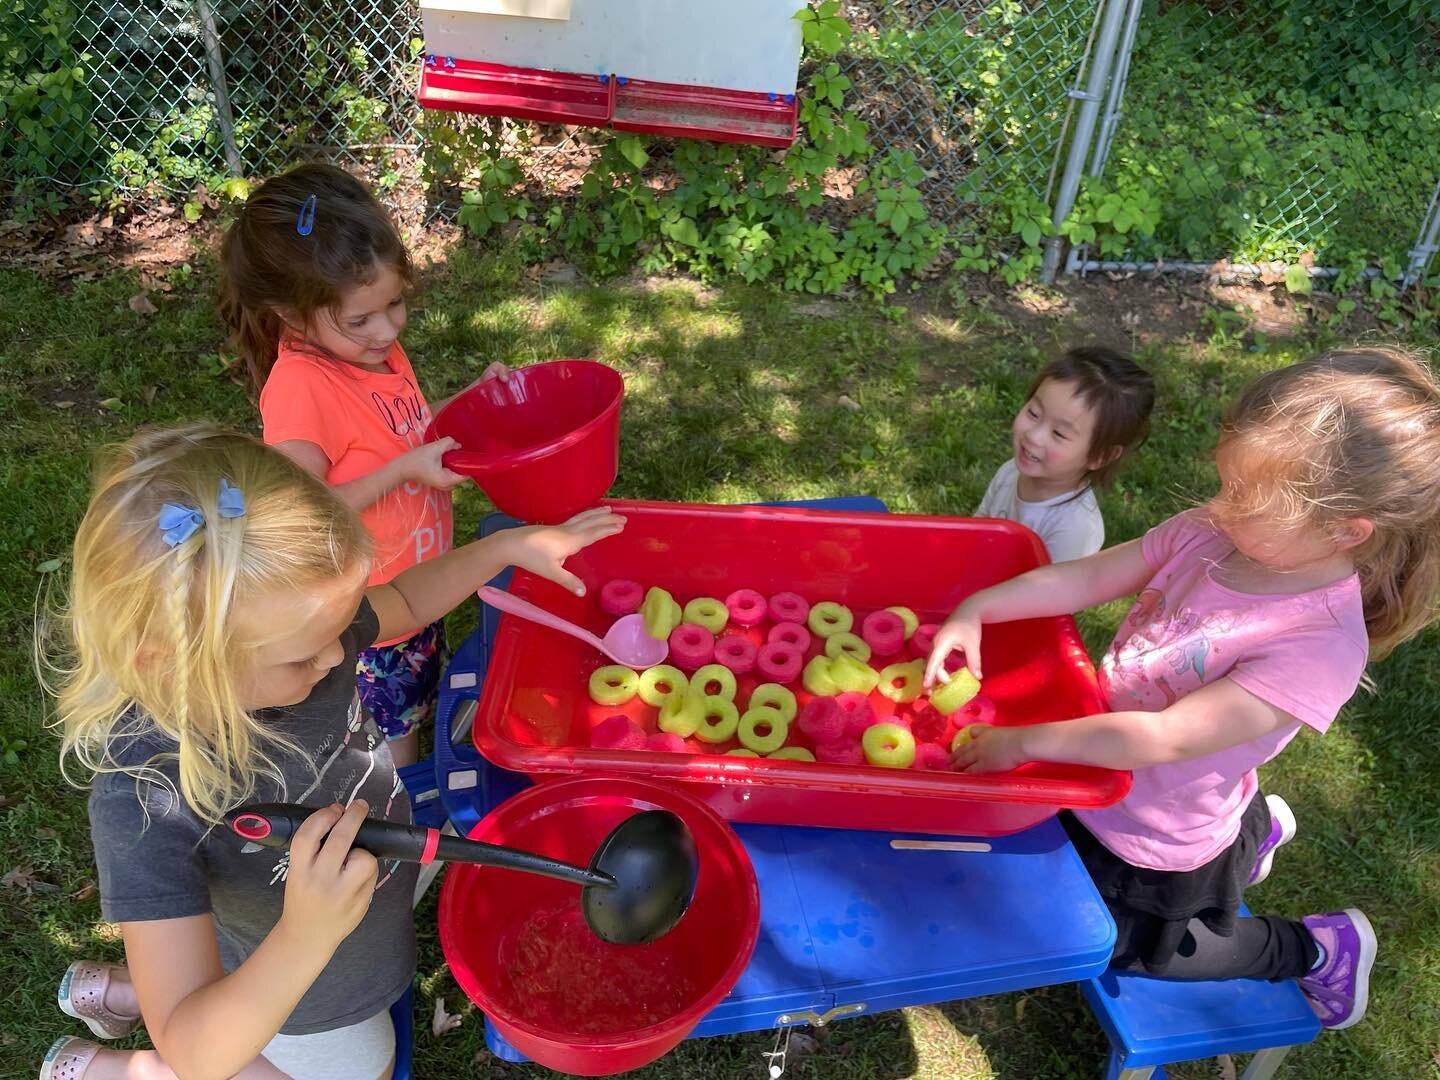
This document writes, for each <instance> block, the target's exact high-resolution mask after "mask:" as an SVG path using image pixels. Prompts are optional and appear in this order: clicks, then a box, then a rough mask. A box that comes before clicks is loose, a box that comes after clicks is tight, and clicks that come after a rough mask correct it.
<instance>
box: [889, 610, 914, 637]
mask: <svg viewBox="0 0 1440 1080" xmlns="http://www.w3.org/2000/svg"><path fill="white" fill-rule="evenodd" d="M885 610H886V611H888V612H890V613H891V614H892V615H899V616H900V621H901V622H902V623H904V624H905V640H906V641H909V640H910V638H911V637H912V636H913V635H914V633H915V631H916V630H918V629H919V628H920V616H918V615H916V614H915V612H913V611H911V610H910V609H909V608H908V607H904V606H902V605H900V604H896V605H895V606H894V607H887V608H886V609H885Z"/></svg>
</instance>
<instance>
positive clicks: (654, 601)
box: [640, 585, 681, 641]
mask: <svg viewBox="0 0 1440 1080" xmlns="http://www.w3.org/2000/svg"><path fill="white" fill-rule="evenodd" d="M640 614H641V615H643V616H644V618H645V633H647V634H649V635H650V636H651V637H653V638H658V639H659V640H660V641H664V640H666V639H667V638H668V637H669V636H670V631H672V630H674V629H675V627H677V626H679V625H680V615H681V612H680V605H679V604H677V603H676V602H675V598H674V597H673V596H671V595H670V594H669V593H668V592H666V591H665V590H664V589H662V588H660V586H659V585H651V586H650V588H649V589H647V590H646V592H645V599H644V600H643V601H641V603H640Z"/></svg>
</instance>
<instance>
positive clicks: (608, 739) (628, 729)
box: [590, 716, 645, 750]
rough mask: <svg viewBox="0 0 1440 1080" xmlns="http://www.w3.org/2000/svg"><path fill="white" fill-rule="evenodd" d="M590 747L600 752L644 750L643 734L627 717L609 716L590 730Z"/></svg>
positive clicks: (638, 726)
mask: <svg viewBox="0 0 1440 1080" xmlns="http://www.w3.org/2000/svg"><path fill="white" fill-rule="evenodd" d="M590 745H591V746H593V747H595V748H596V749H600V750H644V749H645V732H644V730H643V729H642V728H641V727H640V725H639V724H637V723H635V721H634V720H631V719H630V718H629V717H628V716H609V717H606V718H605V719H604V720H602V721H600V723H598V724H596V725H595V726H594V727H593V728H591V729H590Z"/></svg>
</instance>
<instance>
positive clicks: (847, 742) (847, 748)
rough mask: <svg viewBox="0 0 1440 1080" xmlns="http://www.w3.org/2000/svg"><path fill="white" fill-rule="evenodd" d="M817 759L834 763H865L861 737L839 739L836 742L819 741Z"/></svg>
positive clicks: (816, 751)
mask: <svg viewBox="0 0 1440 1080" xmlns="http://www.w3.org/2000/svg"><path fill="white" fill-rule="evenodd" d="M815 760H816V761H825V762H829V763H830V764H832V765H863V764H865V751H864V750H863V749H861V747H860V740H859V739H839V740H837V741H835V742H828V743H819V744H818V745H817V746H816V747H815Z"/></svg>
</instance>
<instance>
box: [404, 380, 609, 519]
mask: <svg viewBox="0 0 1440 1080" xmlns="http://www.w3.org/2000/svg"><path fill="white" fill-rule="evenodd" d="M624 394H625V386H624V382H623V380H622V379H621V378H620V373H619V372H618V371H616V370H615V369H614V368H611V367H606V366H605V365H604V364H597V363H596V362H595V361H593V360H551V361H550V362H548V363H544V364H533V365H531V366H530V367H525V368H518V369H516V370H515V371H512V372H511V373H510V374H509V376H508V377H506V378H504V379H486V380H485V381H484V382H482V383H478V384H476V385H475V386H472V387H471V388H470V389H468V390H466V391H465V392H464V393H462V394H459V395H457V396H456V397H455V398H454V399H453V400H452V401H450V403H449V404H447V405H446V406H445V407H444V408H443V409H441V410H440V412H439V414H438V415H437V416H436V417H435V419H434V421H433V422H432V423H431V425H430V430H429V432H428V433H427V434H426V439H427V440H429V441H434V440H435V439H439V438H443V437H445V436H447V435H448V436H449V437H451V438H453V439H454V440H455V441H456V442H458V443H459V444H460V447H459V449H457V450H452V451H451V452H450V453H448V454H446V455H445V467H446V468H448V469H453V470H454V471H455V472H458V473H460V474H462V475H464V476H468V477H470V478H471V479H472V480H474V481H475V483H476V484H478V485H479V486H480V488H481V490H482V491H484V492H485V494H486V495H488V496H490V501H491V502H493V503H494V504H495V506H496V507H497V508H498V509H500V510H502V511H504V512H505V513H507V514H509V515H511V516H512V517H517V518H520V519H521V520H522V521H532V522H540V523H543V524H549V525H553V524H558V523H559V522H561V521H564V520H565V519H566V518H568V517H570V516H571V515H573V514H575V513H578V512H579V511H581V510H584V509H585V508H586V507H589V506H594V505H595V504H596V503H597V502H599V501H600V499H601V497H602V496H604V494H605V492H607V491H609V490H610V485H611V484H613V483H614V482H615V472H616V470H617V469H618V468H619V465H620V399H621V398H622V397H623V396H624Z"/></svg>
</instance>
